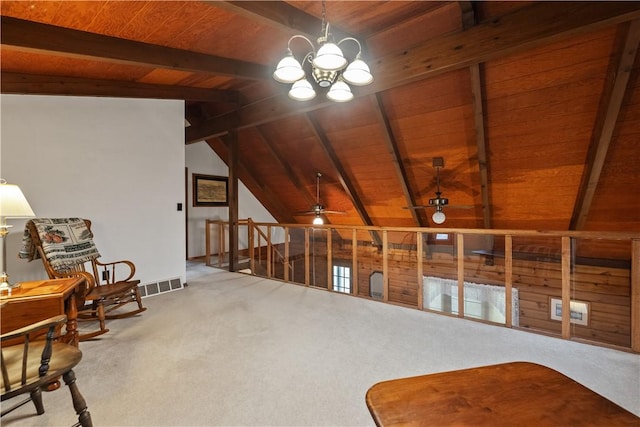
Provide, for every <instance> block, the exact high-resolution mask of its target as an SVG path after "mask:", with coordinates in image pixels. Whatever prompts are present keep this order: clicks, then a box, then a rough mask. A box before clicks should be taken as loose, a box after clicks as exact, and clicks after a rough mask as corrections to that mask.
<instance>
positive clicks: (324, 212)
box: [294, 209, 347, 215]
mask: <svg viewBox="0 0 640 427" xmlns="http://www.w3.org/2000/svg"><path fill="white" fill-rule="evenodd" d="M317 214H320V215H326V214H329V215H346V214H347V213H346V212H343V211H330V210H326V209H323V210H321V211H320V212H316V211H304V212H296V213H295V214H294V215H317Z"/></svg>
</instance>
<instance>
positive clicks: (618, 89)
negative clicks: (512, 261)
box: [569, 19, 640, 230]
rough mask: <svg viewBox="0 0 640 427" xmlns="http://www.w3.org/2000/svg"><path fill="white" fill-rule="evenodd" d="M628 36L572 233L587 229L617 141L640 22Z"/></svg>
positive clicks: (593, 142)
mask: <svg viewBox="0 0 640 427" xmlns="http://www.w3.org/2000/svg"><path fill="white" fill-rule="evenodd" d="M625 31H626V35H625V36H624V37H622V38H621V40H620V44H621V45H620V46H619V48H618V50H617V51H618V55H615V57H614V58H613V59H612V61H617V63H614V64H612V66H610V70H612V72H610V74H611V73H612V74H613V79H612V80H611V81H610V83H609V85H608V86H607V87H606V88H605V90H604V92H603V95H602V100H601V102H600V105H601V110H600V111H599V112H598V115H597V118H598V119H597V122H596V123H595V125H594V134H593V135H592V139H591V145H590V146H589V153H588V155H587V162H586V165H585V169H584V171H585V172H584V174H583V178H582V182H581V185H580V188H579V190H578V195H577V197H576V204H575V207H574V210H573V215H572V216H571V222H570V224H569V230H582V229H584V226H585V223H586V221H587V217H588V215H589V211H590V209H591V205H592V203H593V200H594V198H595V194H596V190H597V188H598V182H599V181H600V175H601V173H602V169H603V167H604V163H605V160H606V157H607V152H608V151H609V146H610V144H611V140H612V138H613V134H614V132H615V129H616V125H617V123H618V117H619V114H620V109H621V108H622V103H623V101H624V97H625V93H626V91H627V84H628V83H629V77H630V75H631V72H632V70H633V64H634V63H635V60H636V56H637V54H638V46H639V45H640V19H638V20H635V21H633V22H631V23H630V24H629V25H627V27H626V28H625Z"/></svg>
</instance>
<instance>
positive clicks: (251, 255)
mask: <svg viewBox="0 0 640 427" xmlns="http://www.w3.org/2000/svg"><path fill="white" fill-rule="evenodd" d="M247 224H249V230H248V231H249V268H251V274H256V260H255V251H254V243H255V242H254V237H255V236H254V234H253V227H254V224H253V220H252V219H251V218H249V220H248V221H247Z"/></svg>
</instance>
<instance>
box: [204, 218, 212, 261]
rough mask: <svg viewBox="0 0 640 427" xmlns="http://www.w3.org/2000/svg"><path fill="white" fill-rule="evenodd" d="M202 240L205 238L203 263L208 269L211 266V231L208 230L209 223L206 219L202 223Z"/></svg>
mask: <svg viewBox="0 0 640 427" xmlns="http://www.w3.org/2000/svg"><path fill="white" fill-rule="evenodd" d="M204 228H205V230H204V233H205V234H204V236H205V237H204V238H205V242H204V247H205V255H204V263H205V264H206V265H208V266H209V267H210V266H211V230H210V228H211V227H210V221H209V220H208V219H207V220H205V222H204Z"/></svg>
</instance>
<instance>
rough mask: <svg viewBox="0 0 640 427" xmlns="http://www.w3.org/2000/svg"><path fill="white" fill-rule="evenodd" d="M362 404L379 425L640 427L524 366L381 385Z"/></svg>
mask: <svg viewBox="0 0 640 427" xmlns="http://www.w3.org/2000/svg"><path fill="white" fill-rule="evenodd" d="M366 401H367V407H368V408H369V411H370V412H371V415H372V417H373V419H374V421H375V423H376V425H378V426H408V425H413V426H417V425H420V426H438V427H443V426H465V425H474V426H492V427H493V426H502V425H505V426H507V425H508V426H536V427H539V426H580V425H592V426H593V425H601V426H639V425H640V418H638V417H637V416H635V415H634V414H632V413H631V412H629V411H627V410H626V409H624V408H622V407H620V406H618V405H616V404H615V403H613V402H611V401H610V400H608V399H606V398H605V397H603V396H601V395H599V394H598V393H596V392H594V391H592V390H590V389H588V388H587V387H585V386H583V385H581V384H579V383H578V382H576V381H574V380H572V379H571V378H569V377H567V376H565V375H563V374H561V373H560V372H557V371H555V370H553V369H551V368H547V367H545V366H541V365H537V364H535V363H528V362H513V363H504V364H500V365H493V366H483V367H480V368H472V369H463V370H459V371H451V372H443V373H437V374H431V375H423V376H419V377H412V378H402V379H397V380H391V381H384V382H381V383H378V384H375V385H374V386H372V387H371V388H370V389H369V391H367V397H366Z"/></svg>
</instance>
